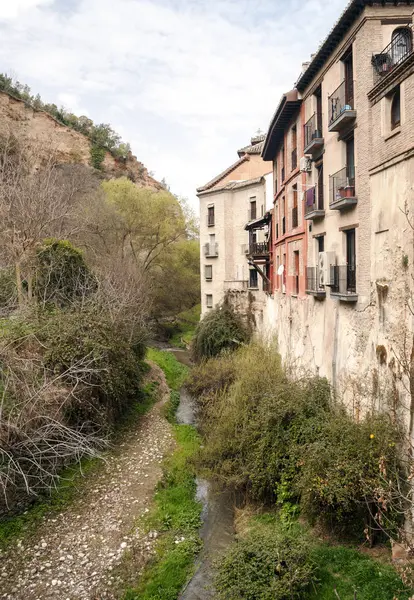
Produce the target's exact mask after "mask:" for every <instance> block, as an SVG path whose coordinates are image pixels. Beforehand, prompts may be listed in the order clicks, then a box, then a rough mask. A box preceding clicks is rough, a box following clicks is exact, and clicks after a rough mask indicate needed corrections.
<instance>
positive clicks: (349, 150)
mask: <svg viewBox="0 0 414 600" xmlns="http://www.w3.org/2000/svg"><path fill="white" fill-rule="evenodd" d="M346 177H347V180H348V181H347V185H350V186H352V187H354V186H355V141H354V137H352V138H350V139H349V140H348V141H347V142H346Z"/></svg>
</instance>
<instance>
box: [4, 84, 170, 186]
mask: <svg viewBox="0 0 414 600" xmlns="http://www.w3.org/2000/svg"><path fill="white" fill-rule="evenodd" d="M0 122H1V124H2V127H6V128H9V129H10V131H11V132H12V133H16V134H19V135H20V136H21V137H22V138H23V139H25V138H26V139H27V140H31V141H34V140H37V141H39V142H40V143H41V145H42V146H44V147H45V149H46V148H47V149H50V148H53V149H54V150H55V151H56V153H57V156H58V161H59V162H62V163H74V164H83V165H89V164H90V149H91V146H92V144H91V141H90V139H89V138H87V137H86V136H85V135H83V134H82V133H79V132H77V131H75V130H74V129H71V128H70V127H67V126H66V125H63V124H62V123H59V121H57V120H56V119H55V118H54V117H52V116H51V115H49V114H48V113H46V112H44V111H42V110H35V109H33V108H31V107H30V106H27V104H25V102H24V101H23V100H19V99H17V98H14V97H13V96H10V95H9V94H7V93H4V92H0ZM102 171H103V172H104V173H105V174H106V175H107V176H108V177H121V176H126V177H128V178H130V179H131V180H132V181H134V182H135V183H137V184H138V185H140V186H143V187H151V188H154V189H161V188H162V186H161V184H160V183H159V182H158V181H156V180H155V179H154V178H153V177H151V175H150V174H149V173H148V170H147V169H146V168H145V166H144V165H143V164H142V163H141V162H139V161H138V160H137V158H136V157H135V156H133V155H132V154H131V153H130V154H129V156H128V158H127V159H126V160H122V159H116V158H114V157H113V156H112V154H111V153H110V152H109V151H107V152H106V153H105V158H104V161H103V163H102Z"/></svg>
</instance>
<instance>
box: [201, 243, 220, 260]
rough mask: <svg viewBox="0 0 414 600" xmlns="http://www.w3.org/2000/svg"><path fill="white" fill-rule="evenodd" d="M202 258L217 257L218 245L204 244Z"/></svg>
mask: <svg viewBox="0 0 414 600" xmlns="http://www.w3.org/2000/svg"><path fill="white" fill-rule="evenodd" d="M204 256H207V257H208V258H216V257H217V256H218V243H217V242H216V243H214V244H204Z"/></svg>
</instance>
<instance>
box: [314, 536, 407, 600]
mask: <svg viewBox="0 0 414 600" xmlns="http://www.w3.org/2000/svg"><path fill="white" fill-rule="evenodd" d="M313 559H314V561H315V563H316V564H317V577H318V579H319V585H318V587H317V590H316V591H315V592H314V593H312V594H311V595H309V600H332V598H333V590H334V589H336V590H337V593H338V594H339V597H340V598H341V600H348V599H351V598H353V597H354V592H356V598H357V600H392V599H393V598H395V599H398V600H408V599H409V598H410V596H411V594H412V593H413V592H412V591H411V592H410V591H409V590H408V589H407V588H404V586H403V584H402V581H401V579H400V577H399V576H398V574H397V573H396V571H395V569H394V568H393V567H392V566H391V565H387V564H384V563H381V562H379V561H377V560H374V559H373V558H370V557H369V556H367V555H366V554H362V553H361V552H358V550H355V549H353V548H347V547H344V546H329V545H326V544H324V545H321V546H317V547H316V548H315V550H314V552H313Z"/></svg>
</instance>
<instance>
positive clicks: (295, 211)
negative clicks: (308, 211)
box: [292, 184, 298, 228]
mask: <svg viewBox="0 0 414 600" xmlns="http://www.w3.org/2000/svg"><path fill="white" fill-rule="evenodd" d="M292 192H293V208H292V227H293V228H294V227H297V226H298V186H297V184H295V185H294V186H293V187H292Z"/></svg>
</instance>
